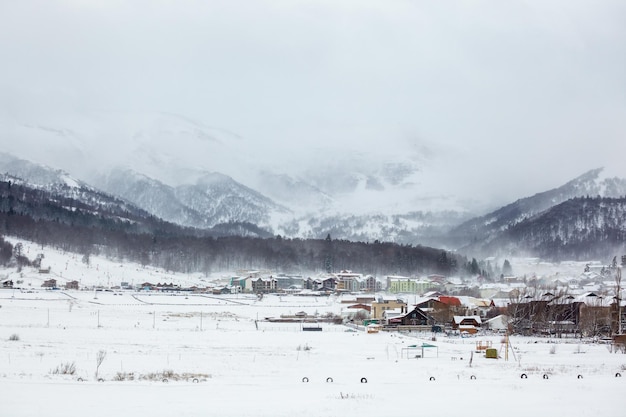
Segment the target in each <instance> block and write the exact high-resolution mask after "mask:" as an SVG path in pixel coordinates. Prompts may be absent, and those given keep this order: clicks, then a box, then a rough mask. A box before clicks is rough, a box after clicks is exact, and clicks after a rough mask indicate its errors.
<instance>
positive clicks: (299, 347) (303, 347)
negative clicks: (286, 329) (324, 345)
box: [297, 343, 312, 352]
mask: <svg viewBox="0 0 626 417" xmlns="http://www.w3.org/2000/svg"><path fill="white" fill-rule="evenodd" d="M311 349H312V347H311V346H309V345H308V343H305V344H304V346H302V345H298V347H297V351H298V352H300V351H301V350H303V351H305V352H308V351H309V350H311Z"/></svg>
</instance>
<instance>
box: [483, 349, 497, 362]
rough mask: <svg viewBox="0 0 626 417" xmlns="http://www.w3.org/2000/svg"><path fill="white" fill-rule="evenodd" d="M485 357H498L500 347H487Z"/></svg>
mask: <svg viewBox="0 0 626 417" xmlns="http://www.w3.org/2000/svg"><path fill="white" fill-rule="evenodd" d="M485 358H489V359H498V349H496V348H489V349H485Z"/></svg>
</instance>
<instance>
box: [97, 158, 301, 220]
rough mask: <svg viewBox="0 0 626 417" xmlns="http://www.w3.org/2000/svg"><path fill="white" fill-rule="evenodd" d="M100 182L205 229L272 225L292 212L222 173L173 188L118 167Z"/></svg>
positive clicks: (139, 203) (150, 208)
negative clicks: (243, 224)
mask: <svg viewBox="0 0 626 417" xmlns="http://www.w3.org/2000/svg"><path fill="white" fill-rule="evenodd" d="M96 184H97V185H98V187H100V188H102V189H103V190H105V191H106V192H109V193H111V194H115V195H119V196H120V197H122V198H124V199H126V200H128V201H131V202H132V203H134V204H136V205H137V206H139V207H142V208H144V209H146V210H148V211H149V212H151V213H152V214H154V215H155V216H158V217H160V218H162V219H164V220H167V221H170V222H173V223H177V224H180V225H183V226H189V227H196V228H201V229H208V228H211V227H213V226H215V225H217V224H221V223H228V222H247V223H252V224H255V225H257V226H259V227H264V228H271V225H272V223H273V222H272V218H273V217H277V216H281V215H283V216H284V215H288V214H289V210H288V209H287V208H285V207H283V206H280V205H279V204H276V203H274V202H273V201H272V200H270V199H269V198H267V197H265V196H263V195H261V194H260V193H258V192H256V191H254V190H252V189H250V188H248V187H246V186H244V185H242V184H240V183H238V182H236V181H235V180H233V179H232V178H230V177H228V176H226V175H222V174H219V173H206V174H205V175H204V176H202V177H200V178H198V179H197V180H196V181H195V182H194V183H193V184H182V185H178V186H175V187H172V186H169V185H166V184H164V183H162V182H160V181H158V180H155V179H153V178H149V177H147V176H146V175H143V174H140V173H137V172H135V171H133V170H130V169H114V170H112V171H111V172H110V173H109V174H108V175H106V176H103V177H102V178H100V180H98V181H97V182H96Z"/></svg>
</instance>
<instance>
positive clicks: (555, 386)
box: [0, 290, 626, 417]
mask: <svg viewBox="0 0 626 417" xmlns="http://www.w3.org/2000/svg"><path fill="white" fill-rule="evenodd" d="M0 305H1V306H2V307H1V308H0V393H2V394H1V397H2V399H1V400H0V404H1V406H0V415H1V416H14V417H17V416H33V415H45V416H48V417H52V416H64V417H67V416H79V415H88V416H90V417H97V416H107V417H110V416H113V415H120V416H123V415H132V416H144V415H145V416H172V415H181V416H207V415H214V416H294V415H300V416H346V417H347V416H363V415H392V414H401V415H421V414H426V415H429V416H449V415H453V414H459V413H463V414H464V415H472V414H476V415H481V416H496V415H506V416H528V415H529V414H531V413H532V414H534V415H548V414H553V415H566V414H571V415H576V416H584V415H594V416H598V415H604V416H619V415H624V406H623V405H622V403H623V399H622V397H621V394H622V393H623V392H624V388H625V387H626V356H625V355H623V354H616V353H610V352H609V349H608V348H607V345H602V344H590V343H580V342H579V341H576V340H573V339H565V340H561V341H559V342H560V343H548V342H549V341H550V340H549V339H530V338H515V337H514V338H511V342H512V343H511V344H512V350H511V351H510V353H509V360H508V361H507V360H505V358H504V353H505V349H504V347H503V346H502V344H501V341H502V337H501V336H496V335H489V336H487V335H482V336H477V337H472V338H458V337H450V338H448V337H445V336H441V337H438V338H437V340H435V341H433V340H432V335H431V334H420V335H406V334H403V335H397V334H388V333H378V334H367V333H365V332H363V331H353V330H352V329H350V328H348V327H345V326H341V325H340V326H336V325H331V324H322V325H321V326H322V327H323V330H322V331H321V332H320V331H316V332H310V331H302V329H301V325H300V324H278V323H269V322H263V321H257V319H258V320H262V319H263V318H264V317H266V316H278V315H280V314H294V313H296V312H299V311H305V312H307V313H309V314H315V313H317V314H320V315H322V314H324V313H326V312H335V313H336V312H339V310H340V308H341V305H340V304H338V303H337V302H335V300H334V299H333V298H304V297H295V296H289V297H287V296H283V297H278V296H266V297H265V298H264V299H263V300H260V301H259V300H257V299H255V298H251V297H246V296H243V295H239V296H238V297H237V296H228V297H225V296H220V297H206V296H201V295H188V296H185V295H147V294H146V293H134V292H130V291H129V292H98V293H95V292H92V291H73V292H70V291H45V290H37V291H35V292H21V291H18V290H3V291H0ZM11 339H18V340H11ZM477 341H481V342H483V343H486V342H489V341H490V342H491V343H492V345H493V347H494V348H497V349H498V350H499V351H500V354H501V356H502V358H500V359H487V358H485V357H484V356H483V355H482V354H478V353H475V347H476V342H477ZM423 342H426V343H430V344H433V345H436V346H437V348H436V349H435V348H430V349H425V350H424V357H422V358H416V357H415V356H416V355H418V354H419V355H421V354H422V352H421V350H420V349H407V348H408V347H409V346H410V345H421V344H422V343H423ZM100 351H105V352H106V356H105V357H104V359H103V360H102V364H101V366H100V368H99V369H98V379H103V381H101V382H99V381H98V380H97V379H96V376H95V372H96V365H97V357H98V352H100ZM72 364H73V365H74V367H75V373H74V374H73V375H67V374H62V373H55V370H59V372H62V370H63V368H64V367H71V366H70V365H72ZM616 373H623V374H624V378H620V377H616ZM131 374H132V378H133V379H132V380H131V379H130V378H131ZM522 374H526V375H527V378H526V379H523V378H521V375H522ZM544 375H546V378H547V379H544ZM579 375H580V376H581V377H580V378H579V377H578V376H579ZM306 378H308V382H303V380H304V381H306ZM328 378H332V382H330V381H331V380H329V379H328ZM363 378H365V379H366V380H367V382H365V380H363V382H361V381H362V379H363ZM120 379H124V380H120ZM81 380H82V381H81ZM164 380H167V382H164ZM327 381H328V382H327Z"/></svg>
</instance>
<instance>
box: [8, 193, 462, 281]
mask: <svg viewBox="0 0 626 417" xmlns="http://www.w3.org/2000/svg"><path fill="white" fill-rule="evenodd" d="M109 199H110V200H111V198H110V197H109ZM102 201H103V199H93V198H92V199H91V200H90V199H89V198H71V197H67V196H64V197H60V196H59V194H57V193H54V192H51V191H46V190H41V189H34V188H31V187H29V186H27V185H22V184H15V183H11V182H10V181H1V182H0V234H1V235H8V236H15V237H18V238H22V239H25V240H29V241H33V242H36V243H39V244H42V245H48V246H51V247H55V248H57V249H60V250H64V251H68V252H75V253H81V254H84V255H85V256H84V257H83V259H84V260H85V262H88V261H89V256H90V255H92V254H93V255H102V256H106V257H109V258H112V259H117V260H119V261H131V262H138V263H141V264H143V265H148V264H150V265H153V266H156V267H160V268H164V269H166V270H169V271H179V272H186V273H190V272H207V273H208V272H211V271H222V270H235V269H247V268H263V269H270V270H272V271H276V272H300V271H307V272H338V271H340V270H344V269H350V270H353V271H358V272H361V273H366V274H373V275H379V274H402V275H419V274H426V273H440V274H445V275H452V274H455V273H457V272H458V270H459V268H460V269H461V270H464V268H465V267H466V265H467V264H468V263H467V261H466V259H464V258H463V257H461V256H459V255H456V254H452V253H450V252H447V251H444V250H441V249H435V248H430V247H424V246H420V245H417V246H413V245H398V244H394V243H386V242H374V243H364V242H350V241H345V240H333V239H332V238H331V236H330V235H328V236H326V238H325V239H286V238H281V237H280V236H275V237H271V238H259V237H243V236H220V235H217V233H216V232H215V230H214V231H205V230H198V229H190V228H183V227H179V226H177V225H173V224H171V223H167V222H164V221H162V220H160V219H158V218H155V217H153V216H150V215H149V214H147V213H145V212H143V211H141V210H138V209H136V208H133V207H130V206H129V205H128V204H127V203H125V202H124V203H123V202H121V201H120V202H119V204H118V203H116V202H115V201H112V200H111V201H108V202H107V203H106V204H103V203H102ZM105 201H106V199H105ZM231 226H232V225H231ZM238 226H239V227H240V228H241V229H243V230H250V229H253V228H254V225H246V224H242V225H238ZM4 244H6V242H4ZM0 246H1V245H0ZM6 250H9V248H7V249H6ZM3 254H5V252H3V251H2V247H0V256H2V255H3ZM0 262H2V259H0Z"/></svg>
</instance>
